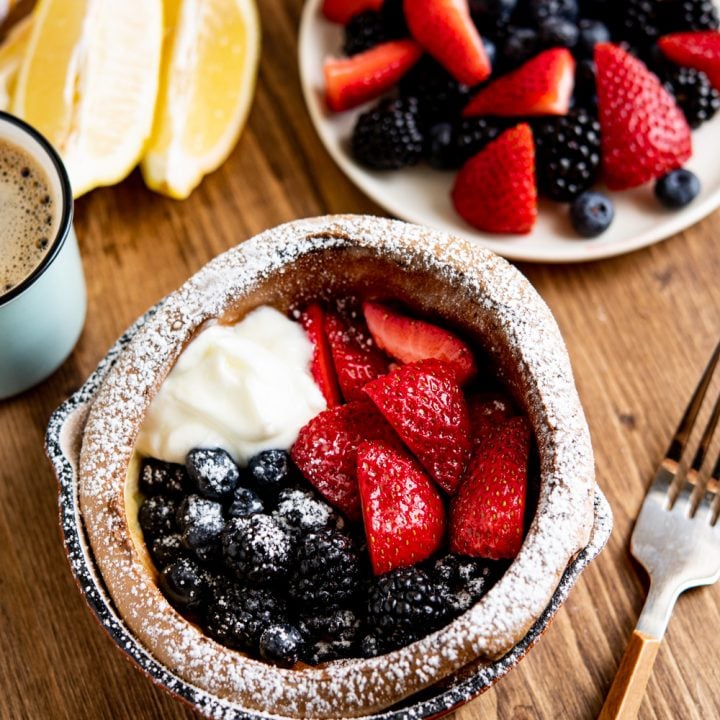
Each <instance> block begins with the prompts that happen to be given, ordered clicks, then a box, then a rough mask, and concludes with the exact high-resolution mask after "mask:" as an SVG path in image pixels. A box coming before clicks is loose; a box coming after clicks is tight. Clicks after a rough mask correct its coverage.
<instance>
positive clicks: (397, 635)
mask: <svg viewBox="0 0 720 720" xmlns="http://www.w3.org/2000/svg"><path fill="white" fill-rule="evenodd" d="M449 611H450V608H449V607H448V606H447V604H446V601H445V600H444V599H443V597H442V595H441V593H440V592H439V590H438V587H437V585H436V583H434V582H433V581H432V580H431V579H430V577H429V576H428V574H427V573H426V572H425V571H424V570H423V569H422V568H420V567H418V566H414V567H403V568H398V569H397V570H393V571H392V572H390V573H388V574H387V575H381V576H380V577H378V578H376V580H375V583H374V584H373V586H372V588H371V589H370V593H369V596H368V621H369V624H370V625H371V626H372V627H374V633H375V634H376V636H377V637H378V639H379V641H380V643H381V644H382V645H383V647H385V648H386V649H388V650H392V649H395V648H399V647H403V646H404V645H409V644H410V643H412V642H415V640H418V639H420V638H421V637H424V636H425V635H428V634H429V633H431V632H433V631H434V630H437V629H438V628H439V627H441V626H442V625H443V624H444V623H445V622H446V621H447V619H448V616H449Z"/></svg>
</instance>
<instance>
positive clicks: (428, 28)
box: [403, 0, 491, 85]
mask: <svg viewBox="0 0 720 720" xmlns="http://www.w3.org/2000/svg"><path fill="white" fill-rule="evenodd" d="M403 9H404V11H405V20H406V21H407V24H408V27H409V28H410V33H411V34H412V36H413V37H414V38H415V39H416V40H417V41H418V42H419V43H420V44H421V45H422V46H423V47H424V48H425V50H427V52H428V53H430V55H432V56H433V57H434V58H435V59H436V60H437V61H438V62H439V63H440V64H441V65H443V66H444V67H445V69H446V70H447V71H448V72H449V73H450V74H451V75H452V76H453V77H454V78H455V79H456V80H457V81H458V82H459V83H463V84H464V85H477V83H480V82H483V80H486V79H487V78H488V77H490V71H491V68H490V61H489V60H488V56H487V53H486V52H485V46H484V45H483V41H482V38H481V37H480V35H479V33H478V31H477V28H476V27H475V24H474V23H473V21H472V18H471V17H470V10H469V8H468V3H467V0H404V3H403Z"/></svg>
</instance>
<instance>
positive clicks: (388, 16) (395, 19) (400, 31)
mask: <svg viewBox="0 0 720 720" xmlns="http://www.w3.org/2000/svg"><path fill="white" fill-rule="evenodd" d="M380 16H381V17H382V21H383V25H384V26H385V33H386V34H387V37H388V38H401V37H405V36H406V35H409V34H410V31H409V30H408V26H407V22H405V11H404V10H403V0H385V1H384V2H383V4H382V8H380Z"/></svg>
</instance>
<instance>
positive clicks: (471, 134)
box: [453, 117, 506, 167]
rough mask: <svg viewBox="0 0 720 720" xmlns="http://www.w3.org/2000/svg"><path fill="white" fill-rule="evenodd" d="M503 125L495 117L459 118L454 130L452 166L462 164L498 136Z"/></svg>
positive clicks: (503, 128)
mask: <svg viewBox="0 0 720 720" xmlns="http://www.w3.org/2000/svg"><path fill="white" fill-rule="evenodd" d="M505 127H506V125H505V123H503V121H502V120H498V119H497V118H485V117H472V118H464V119H463V120H461V121H460V124H459V125H458V126H457V128H456V130H455V139H454V143H453V153H454V165H453V167H460V166H461V165H464V164H465V163H466V162H467V161H468V160H469V159H470V158H471V157H473V155H477V154H478V153H479V152H480V151H481V150H482V149H483V148H484V147H485V146H486V145H487V144H488V143H489V142H491V141H492V140H494V139H495V138H496V137H498V135H500V133H502V131H503V130H505Z"/></svg>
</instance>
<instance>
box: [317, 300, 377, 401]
mask: <svg viewBox="0 0 720 720" xmlns="http://www.w3.org/2000/svg"><path fill="white" fill-rule="evenodd" d="M325 335H326V336H327V339H328V343H329V344H330V351H331V353H332V358H333V363H334V365H335V372H336V373H337V379H338V383H339V384H340V390H341V391H342V394H343V397H344V398H345V400H347V401H348V402H349V401H350V400H366V399H367V395H365V393H363V388H364V387H365V385H366V384H367V383H369V382H370V381H371V380H375V378H378V377H380V376H381V375H385V373H387V371H388V359H387V358H386V357H385V355H383V354H382V353H381V352H380V351H379V350H378V349H377V348H376V347H375V346H374V345H373V343H372V339H371V337H370V333H369V332H367V331H366V329H365V328H364V327H362V326H360V324H359V323H355V324H354V325H349V324H348V323H347V322H345V321H344V320H343V319H342V318H341V317H340V316H339V315H337V314H335V313H327V314H326V315H325Z"/></svg>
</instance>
